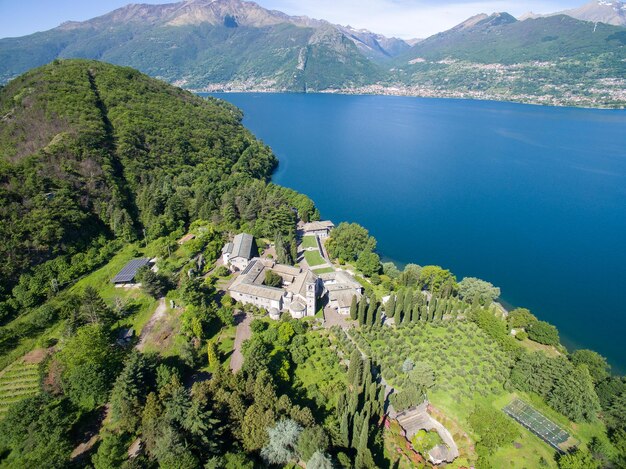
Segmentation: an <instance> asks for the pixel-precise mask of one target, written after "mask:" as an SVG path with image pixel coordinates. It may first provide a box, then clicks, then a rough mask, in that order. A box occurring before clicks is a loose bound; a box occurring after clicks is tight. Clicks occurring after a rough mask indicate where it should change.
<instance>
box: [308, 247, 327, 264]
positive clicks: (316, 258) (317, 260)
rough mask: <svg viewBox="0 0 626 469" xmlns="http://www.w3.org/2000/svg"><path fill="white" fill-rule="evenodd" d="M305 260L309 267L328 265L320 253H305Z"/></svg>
mask: <svg viewBox="0 0 626 469" xmlns="http://www.w3.org/2000/svg"><path fill="white" fill-rule="evenodd" d="M304 258H305V259H306V261H307V263H308V264H309V267H315V266H316V265H322V264H326V260H325V259H324V258H323V257H322V256H321V254H320V253H319V251H305V252H304Z"/></svg>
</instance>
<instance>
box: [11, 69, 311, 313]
mask: <svg viewBox="0 0 626 469" xmlns="http://www.w3.org/2000/svg"><path fill="white" fill-rule="evenodd" d="M0 116H2V126H0V154H1V155H2V156H1V157H0V181H2V184H0V236H1V238H2V240H3V242H2V243H1V244H0V256H1V257H2V259H3V262H2V264H1V267H0V279H1V282H0V320H2V318H3V317H4V316H7V315H10V314H11V312H18V311H24V310H25V309H27V308H30V307H33V306H36V305H37V304H38V303H39V302H40V301H42V300H43V299H45V298H46V297H47V296H50V295H52V294H54V292H55V291H56V290H57V289H59V288H63V286H64V285H67V284H68V282H71V281H73V279H76V278H78V277H79V276H80V275H83V274H84V273H86V272H89V271H90V270H92V269H93V268H94V267H97V266H98V265H99V264H100V263H102V262H103V261H105V260H106V259H107V258H108V257H109V256H110V255H111V252H112V251H113V250H114V249H113V248H111V247H110V246H109V244H110V240H120V241H126V242H128V241H132V240H135V239H144V238H145V239H147V240H151V239H155V238H158V237H159V236H162V235H164V234H166V233H171V232H173V231H176V230H178V229H182V228H183V227H185V226H188V224H189V223H191V222H192V221H193V220H195V219H198V218H203V219H206V220H210V219H221V217H225V218H226V219H228V220H229V221H232V220H236V219H238V217H239V215H240V212H241V211H244V210H245V211H246V221H247V222H252V223H254V221H255V220H256V219H257V214H258V213H259V211H261V210H263V211H264V213H266V214H267V216H268V218H270V219H272V213H273V212H274V211H276V212H277V213H281V214H285V213H286V215H285V216H286V217H287V220H289V221H290V220H291V219H292V218H293V213H292V211H291V207H294V206H295V207H298V206H299V205H298V203H300V202H301V200H300V199H298V197H300V196H298V197H296V194H295V193H293V194H292V193H291V192H289V191H286V190H285V191H283V192H280V193H278V192H276V191H277V189H272V190H273V191H274V192H275V193H273V195H272V196H271V197H272V202H271V204H272V206H271V208H269V207H265V206H264V202H263V201H264V200H265V197H266V195H265V194H266V192H267V191H268V189H266V185H265V182H264V181H266V180H268V179H269V177H270V175H271V172H272V170H273V169H274V167H275V166H276V164H277V160H276V158H275V157H274V155H273V154H272V152H271V150H270V149H269V148H268V147H266V146H265V145H263V144H262V143H260V142H259V141H257V140H256V139H255V138H254V137H253V136H252V134H251V133H250V132H248V131H247V130H246V129H245V128H244V127H243V126H242V125H241V118H242V114H241V112H240V111H239V110H238V109H236V108H235V107H233V106H231V105H229V104H227V103H225V102H223V101H220V100H216V99H212V98H210V99H202V98H199V97H197V96H196V95H194V94H192V93H189V92H186V91H183V90H181V89H178V88H174V87H172V86H170V85H167V84H165V83H163V82H161V81H158V80H155V79H152V78H149V77H147V76H145V75H142V74H141V73H139V72H137V71H135V70H132V69H129V68H123V67H117V66H113V65H108V64H104V63H100V62H95V61H86V60H67V61H55V62H54V63H52V64H49V65H46V66H44V67H41V68H39V69H36V70H33V71H31V72H29V73H27V74H25V75H23V76H21V77H19V78H17V79H16V80H13V81H11V82H10V83H9V84H8V85H7V86H6V87H5V88H3V89H2V90H0ZM258 180H260V182H259V183H258V184H257V185H252V186H249V184H248V181H250V182H254V181H258ZM259 184H260V185H259ZM267 187H269V186H267ZM246 191H247V192H246ZM244 192H246V193H245V194H243V193H244ZM223 197H224V198H223ZM268 197H269V195H268ZM286 197H287V198H286ZM289 198H290V200H289V202H288V201H287V199H289ZM296 199H298V200H296ZM250 200H254V202H255V205H254V206H251V205H248V201H250ZM307 201H308V199H306V201H305V205H306V204H309V205H310V206H311V207H312V203H310V201H308V202H307ZM280 216H283V215H276V217H278V218H277V221H276V223H277V224H276V225H272V226H269V225H263V226H262V227H259V228H258V230H259V232H263V233H265V232H267V235H269V236H274V235H275V233H276V232H277V230H278V231H285V232H287V231H289V230H287V229H285V230H283V229H282V225H281V224H280ZM264 223H267V222H264ZM33 269H34V270H33ZM28 272H30V274H29V273H28ZM22 274H24V275H22ZM20 276H21V277H20ZM16 285H17V286H16ZM13 287H15V288H14V289H13ZM12 289H13V292H12V293H11V291H12ZM2 300H7V301H6V302H3V301H2Z"/></svg>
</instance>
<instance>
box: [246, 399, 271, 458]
mask: <svg viewBox="0 0 626 469" xmlns="http://www.w3.org/2000/svg"><path fill="white" fill-rule="evenodd" d="M274 423H275V421H274V412H273V411H272V410H270V409H267V410H265V409H263V408H262V407H261V406H259V405H258V404H256V403H255V404H253V405H251V406H250V407H248V410H246V414H245V416H244V419H243V422H242V425H241V433H242V443H243V447H244V448H245V449H246V450H247V451H257V450H260V449H261V448H263V447H264V446H265V445H266V444H267V441H268V438H269V437H268V432H267V429H268V428H270V427H272V426H274Z"/></svg>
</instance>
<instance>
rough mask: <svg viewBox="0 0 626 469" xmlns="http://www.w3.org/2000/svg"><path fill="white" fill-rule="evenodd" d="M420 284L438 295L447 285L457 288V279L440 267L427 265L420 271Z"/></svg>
mask: <svg viewBox="0 0 626 469" xmlns="http://www.w3.org/2000/svg"><path fill="white" fill-rule="evenodd" d="M419 283H420V285H423V286H425V287H426V288H428V289H429V290H430V291H432V292H433V293H437V292H439V291H440V290H442V289H443V287H444V285H446V284H447V285H452V286H454V287H456V277H455V276H454V275H453V274H452V272H450V271H449V270H446V269H442V268H441V267H439V266H438V265H427V266H425V267H422V270H421V271H420V276H419Z"/></svg>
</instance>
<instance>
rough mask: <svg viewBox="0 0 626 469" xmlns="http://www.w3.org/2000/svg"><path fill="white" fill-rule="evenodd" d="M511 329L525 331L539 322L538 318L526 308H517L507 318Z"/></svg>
mask: <svg viewBox="0 0 626 469" xmlns="http://www.w3.org/2000/svg"><path fill="white" fill-rule="evenodd" d="M507 321H508V323H509V328H510V329H525V328H527V327H528V326H530V325H531V324H534V323H535V322H537V318H536V317H535V315H534V314H532V313H531V312H530V311H529V310H528V309H526V308H516V309H514V310H513V311H511V312H510V313H509V315H508V317H507Z"/></svg>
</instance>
